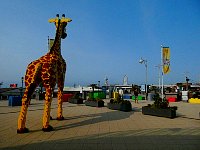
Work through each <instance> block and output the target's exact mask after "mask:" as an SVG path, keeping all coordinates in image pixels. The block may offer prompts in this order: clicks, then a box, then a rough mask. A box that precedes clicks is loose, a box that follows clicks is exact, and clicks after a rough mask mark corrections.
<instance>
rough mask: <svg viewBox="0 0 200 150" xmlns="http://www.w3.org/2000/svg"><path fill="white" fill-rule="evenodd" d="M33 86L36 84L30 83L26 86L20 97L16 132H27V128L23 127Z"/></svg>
mask: <svg viewBox="0 0 200 150" xmlns="http://www.w3.org/2000/svg"><path fill="white" fill-rule="evenodd" d="M35 88H36V84H33V83H32V84H30V85H29V86H27V88H26V90H25V92H24V96H23V98H22V106H21V111H20V115H19V118H18V129H17V133H28V132H29V129H28V128H26V127H25V123H26V115H27V109H28V105H29V104H30V100H31V95H32V93H33V92H34V90H35Z"/></svg>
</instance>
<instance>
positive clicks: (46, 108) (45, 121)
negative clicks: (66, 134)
mask: <svg viewBox="0 0 200 150" xmlns="http://www.w3.org/2000/svg"><path fill="white" fill-rule="evenodd" d="M51 101H52V88H50V87H48V88H46V94H45V106H44V114H43V128H42V130H43V131H44V132H49V131H52V130H53V127H52V126H51V125H49V120H50V111H51Z"/></svg>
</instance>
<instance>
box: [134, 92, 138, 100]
mask: <svg viewBox="0 0 200 150" xmlns="http://www.w3.org/2000/svg"><path fill="white" fill-rule="evenodd" d="M134 96H135V103H138V90H137V89H135V90H134Z"/></svg>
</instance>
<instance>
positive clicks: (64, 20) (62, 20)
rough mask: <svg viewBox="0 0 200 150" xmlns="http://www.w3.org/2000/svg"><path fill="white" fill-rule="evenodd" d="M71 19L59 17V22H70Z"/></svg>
mask: <svg viewBox="0 0 200 150" xmlns="http://www.w3.org/2000/svg"><path fill="white" fill-rule="evenodd" d="M71 21H72V19H70V18H62V19H61V22H66V23H67V22H71Z"/></svg>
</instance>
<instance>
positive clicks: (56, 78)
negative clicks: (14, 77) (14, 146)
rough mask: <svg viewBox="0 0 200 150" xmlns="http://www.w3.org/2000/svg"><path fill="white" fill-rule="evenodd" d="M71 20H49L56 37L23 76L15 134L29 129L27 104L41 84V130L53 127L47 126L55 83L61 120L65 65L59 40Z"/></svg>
mask: <svg viewBox="0 0 200 150" xmlns="http://www.w3.org/2000/svg"><path fill="white" fill-rule="evenodd" d="M71 21H72V20H71V19H69V18H65V15H64V14H63V15H62V18H59V15H57V17H56V18H53V19H50V20H49V22H50V23H55V25H56V37H55V41H54V44H53V46H52V47H51V49H50V51H49V52H48V53H47V54H46V55H44V56H42V57H40V58H39V59H37V60H35V61H33V62H31V63H30V64H29V65H28V67H27V70H26V75H25V86H26V90H25V92H24V95H23V97H22V106H21V111H20V115H19V118H18V129H17V133H27V132H29V129H28V128H26V126H25V123H26V115H27V109H28V105H29V102H30V100H31V95H32V93H33V92H34V90H35V88H36V87H37V86H38V85H39V84H40V83H42V84H43V86H44V87H45V89H46V94H45V107H44V114H43V128H42V130H43V131H44V132H49V131H51V130H53V127H52V126H51V125H50V124H49V120H50V109H51V101H52V93H53V90H54V87H55V85H56V83H57V85H58V95H57V96H58V112H57V120H63V119H64V117H63V115H62V102H63V101H62V96H63V87H64V79H65V72H66V63H65V60H64V59H63V58H62V55H61V46H60V45H61V38H62V39H64V38H66V36H67V34H66V33H65V27H66V26H67V23H68V22H71Z"/></svg>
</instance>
